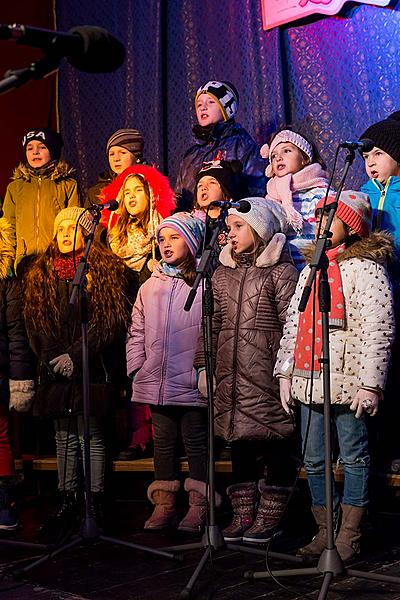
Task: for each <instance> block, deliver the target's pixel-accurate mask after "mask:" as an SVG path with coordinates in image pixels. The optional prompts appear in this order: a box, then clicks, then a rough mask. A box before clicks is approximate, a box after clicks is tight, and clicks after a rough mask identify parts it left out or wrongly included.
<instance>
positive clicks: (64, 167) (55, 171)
mask: <svg viewBox="0 0 400 600" xmlns="http://www.w3.org/2000/svg"><path fill="white" fill-rule="evenodd" d="M74 171H75V169H73V168H72V167H70V166H69V165H68V163H66V162H65V161H63V160H59V161H58V162H57V163H56V164H55V165H54V164H53V163H51V164H49V165H48V166H47V167H45V168H44V169H43V171H42V172H41V176H42V177H46V178H48V179H51V180H52V181H60V180H61V179H67V178H69V177H71V176H72V174H73V172H74ZM35 176H36V172H35V169H32V167H30V166H29V165H27V164H26V163H20V164H19V165H18V167H17V168H16V169H15V170H14V173H13V176H12V179H14V180H15V179H23V180H24V181H30V180H31V179H32V177H35Z"/></svg>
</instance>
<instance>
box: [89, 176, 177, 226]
mask: <svg viewBox="0 0 400 600" xmlns="http://www.w3.org/2000/svg"><path fill="white" fill-rule="evenodd" d="M136 174H138V175H142V176H143V177H144V178H145V179H146V181H147V183H148V184H149V187H150V188H151V190H152V192H153V196H154V208H155V210H156V211H157V212H158V213H159V214H160V215H161V216H162V218H163V219H165V217H168V216H169V215H170V214H171V213H172V211H173V210H174V209H175V206H176V205H175V195H174V191H173V189H172V188H171V186H170V184H169V181H168V178H167V177H165V175H163V174H162V173H160V171H157V169H155V168H154V167H150V166H149V165H133V166H132V167H128V168H127V169H125V171H123V172H122V173H120V174H119V175H118V177H116V178H115V179H114V181H112V182H111V183H110V184H109V185H107V186H106V187H105V188H103V190H102V192H101V194H100V199H101V201H102V202H103V203H104V202H108V201H109V200H115V199H116V198H117V196H118V193H119V191H120V189H121V187H122V184H123V183H124V181H125V179H126V178H127V177H128V176H129V175H136ZM105 213H106V214H105ZM109 218H110V211H108V210H103V212H102V218H101V223H102V224H103V225H104V226H105V227H107V225H108V222H109ZM113 221H114V220H113ZM114 224H115V221H114V222H113V225H114Z"/></svg>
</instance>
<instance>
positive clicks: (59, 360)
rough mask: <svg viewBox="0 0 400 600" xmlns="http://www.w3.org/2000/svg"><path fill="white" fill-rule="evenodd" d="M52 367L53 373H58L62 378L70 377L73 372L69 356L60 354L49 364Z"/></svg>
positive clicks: (72, 364)
mask: <svg viewBox="0 0 400 600" xmlns="http://www.w3.org/2000/svg"><path fill="white" fill-rule="evenodd" d="M49 364H50V365H51V366H52V367H53V371H54V373H59V374H60V375H62V376H63V377H68V378H69V377H72V373H73V372H74V363H73V362H72V359H71V357H70V355H69V354H60V356H56V357H55V358H53V360H51V361H50V363H49Z"/></svg>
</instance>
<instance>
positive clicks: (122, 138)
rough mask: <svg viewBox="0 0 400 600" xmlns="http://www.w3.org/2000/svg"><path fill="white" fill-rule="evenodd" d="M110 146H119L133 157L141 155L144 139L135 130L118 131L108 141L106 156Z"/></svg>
mask: <svg viewBox="0 0 400 600" xmlns="http://www.w3.org/2000/svg"><path fill="white" fill-rule="evenodd" d="M112 146H121V147H122V148H125V149H126V150H128V151H129V152H132V154H135V155H141V154H142V153H143V148H144V139H143V136H142V134H141V133H140V131H138V130H137V129H118V130H117V131H115V132H114V133H113V134H112V135H111V136H110V137H109V139H108V141H107V145H106V155H107V156H108V152H109V150H110V148H111V147H112Z"/></svg>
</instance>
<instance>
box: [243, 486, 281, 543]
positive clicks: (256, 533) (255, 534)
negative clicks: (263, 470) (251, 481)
mask: <svg viewBox="0 0 400 600" xmlns="http://www.w3.org/2000/svg"><path fill="white" fill-rule="evenodd" d="M258 489H259V491H260V503H259V505H258V510H257V515H256V518H255V520H254V524H253V525H252V526H251V527H250V529H248V530H247V531H246V532H245V534H244V536H243V541H244V542H250V543H255V544H263V543H266V542H269V541H270V539H271V538H273V537H276V536H278V535H280V534H281V533H282V531H281V529H280V528H279V522H280V520H281V518H282V516H283V513H284V512H285V509H286V505H287V503H288V500H289V497H290V494H291V493H292V489H293V488H290V487H277V486H272V485H266V484H265V481H264V479H261V480H260V481H259V482H258Z"/></svg>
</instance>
